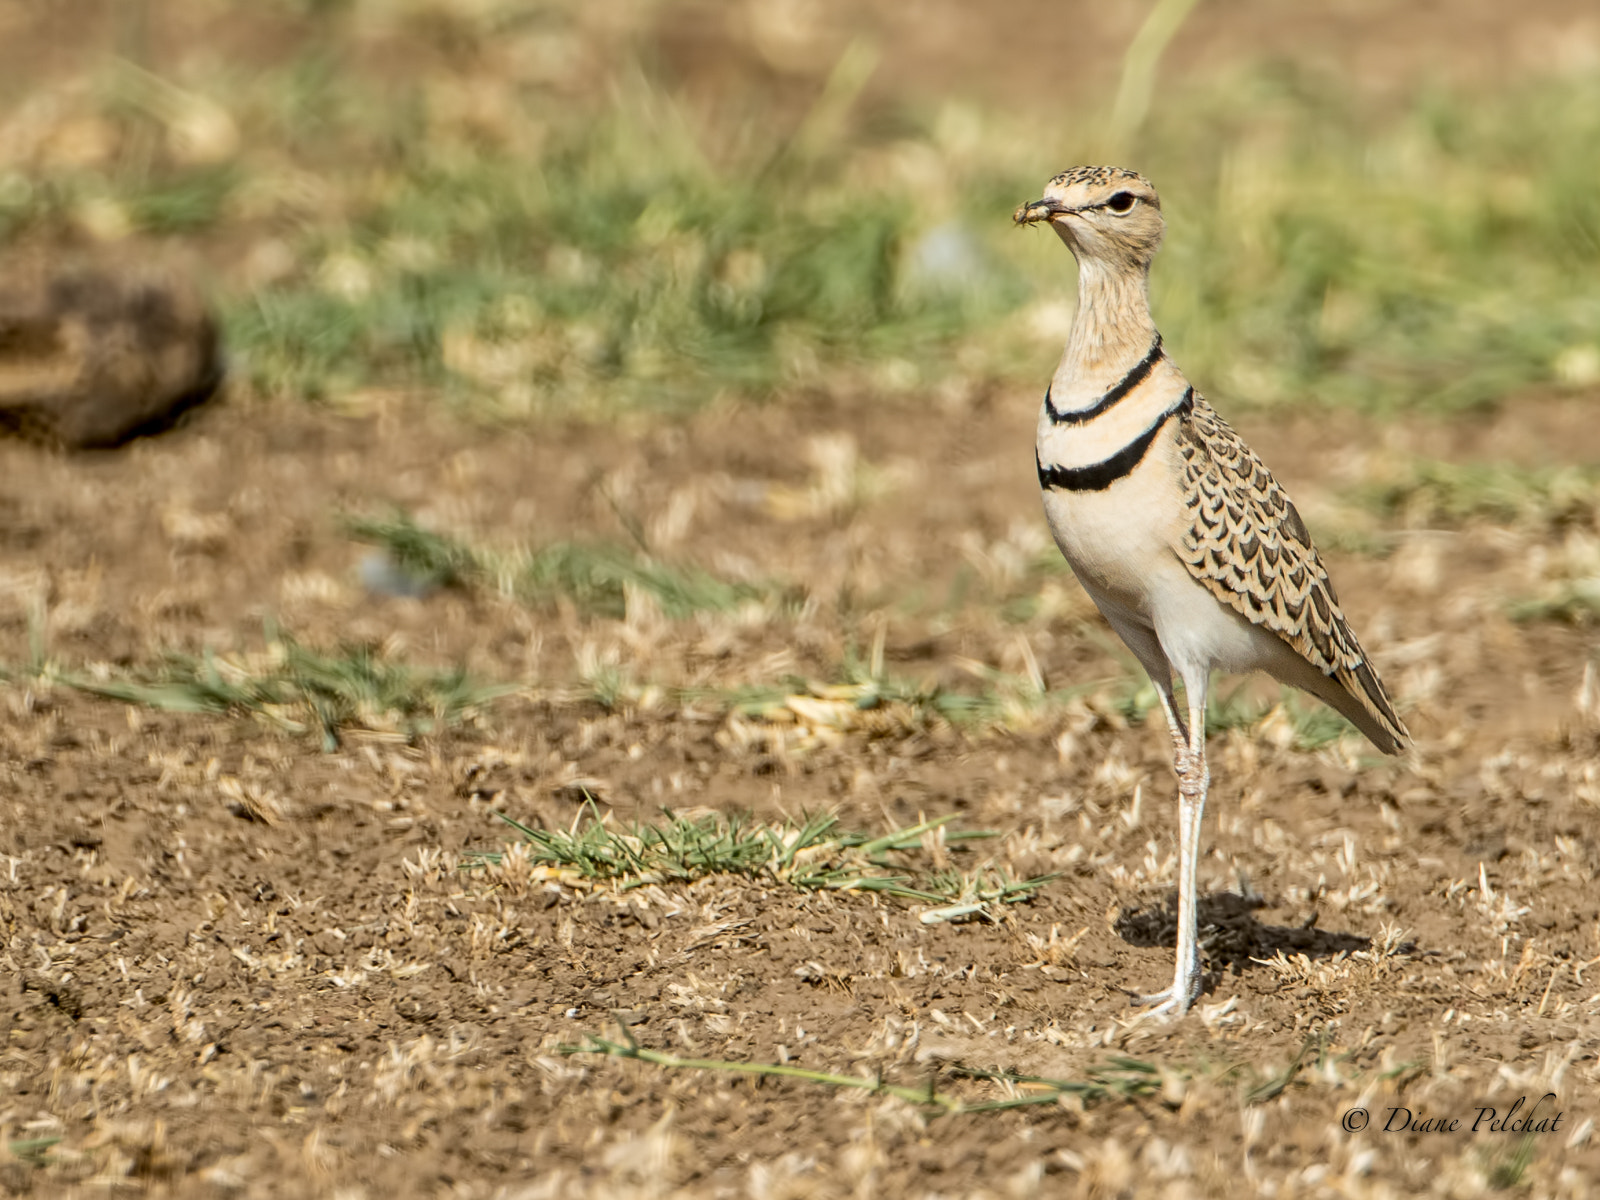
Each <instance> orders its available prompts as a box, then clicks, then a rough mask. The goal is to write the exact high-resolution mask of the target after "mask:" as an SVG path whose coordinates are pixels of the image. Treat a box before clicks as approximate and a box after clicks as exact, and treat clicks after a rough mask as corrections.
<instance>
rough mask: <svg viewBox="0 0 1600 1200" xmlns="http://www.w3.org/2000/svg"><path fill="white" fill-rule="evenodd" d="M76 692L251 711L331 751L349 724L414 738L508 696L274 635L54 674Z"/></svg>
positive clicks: (181, 707) (383, 658)
mask: <svg viewBox="0 0 1600 1200" xmlns="http://www.w3.org/2000/svg"><path fill="white" fill-rule="evenodd" d="M54 678H55V679H56V680H57V681H59V682H61V683H63V684H66V685H67V686H69V687H74V688H77V689H79V690H80V691H85V692H90V693H92V694H94V695H97V696H104V697H107V698H108V699H112V700H120V701H122V702H123V703H125V704H137V705H142V706H145V707H149V708H159V709H165V710H167V711H169V712H186V713H228V714H232V715H239V716H252V717H256V718H258V719H260V720H263V721H266V722H268V723H269V724H271V725H274V726H276V727H277V728H280V729H283V730H285V731H287V732H290V733H293V734H316V735H318V736H319V737H320V738H321V741H322V745H323V748H324V749H325V750H333V749H336V748H337V747H338V745H339V742H340V738H341V736H342V735H344V734H345V733H348V732H349V731H351V730H363V731H367V732H372V733H386V734H397V735H400V736H403V737H406V738H408V739H409V738H415V737H417V736H419V735H422V734H431V733H437V732H439V731H441V730H442V729H444V728H446V727H448V726H450V725H453V724H456V723H458V722H460V721H463V720H465V719H468V718H469V717H471V716H472V715H474V714H475V713H477V712H478V711H480V710H481V709H482V708H484V707H485V706H486V705H488V704H490V703H492V702H493V701H495V700H497V699H499V698H501V697H503V696H505V695H508V694H510V693H511V692H512V691H513V690H514V689H512V688H508V687H493V686H485V685H483V684H479V683H476V682H474V681H472V680H470V679H469V678H468V677H467V675H466V673H465V671H463V670H459V669H457V670H452V671H443V672H441V671H427V670H419V669H417V668H414V667H410V666H407V665H405V664H403V663H398V662H395V661H393V660H392V659H390V658H389V657H388V656H387V655H385V654H384V653H383V652H382V651H381V650H380V649H377V648H374V647H370V646H344V647H341V648H340V649H339V650H338V651H337V652H336V653H332V654H325V653H322V652H320V651H317V650H314V649H311V648H309V647H306V646H302V645H301V644H300V643H298V642H296V641H295V640H294V639H293V638H290V637H288V636H286V635H283V634H279V635H277V637H276V638H275V639H274V640H273V641H271V643H270V644H269V645H268V646H267V648H266V650H265V651H263V652H262V653H259V654H255V655H241V656H224V655H218V654H212V653H209V652H208V653H206V654H203V655H198V656H197V655H186V654H174V655H170V656H169V657H168V658H167V660H166V662H165V663H164V664H162V665H161V666H160V667H159V668H157V669H155V670H153V671H149V672H145V673H143V674H142V675H138V676H135V677H131V678H115V677H113V676H112V675H111V674H110V673H109V672H95V673H92V674H85V673H78V672H61V673H57V674H55V675H54Z"/></svg>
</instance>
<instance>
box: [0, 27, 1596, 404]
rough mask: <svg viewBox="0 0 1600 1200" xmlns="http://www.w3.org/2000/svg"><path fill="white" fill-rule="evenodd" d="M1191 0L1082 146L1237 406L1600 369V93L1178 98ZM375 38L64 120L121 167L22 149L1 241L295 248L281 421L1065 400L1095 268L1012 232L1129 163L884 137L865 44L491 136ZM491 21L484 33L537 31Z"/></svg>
mask: <svg viewBox="0 0 1600 1200" xmlns="http://www.w3.org/2000/svg"><path fill="white" fill-rule="evenodd" d="M1187 7H1188V5H1186V4H1184V3H1179V2H1177V0H1174V2H1173V3H1168V4H1163V5H1161V6H1159V10H1160V11H1163V12H1165V13H1166V16H1165V17H1163V18H1162V19H1160V20H1157V21H1155V22H1154V24H1152V25H1150V26H1149V27H1148V28H1147V30H1146V33H1145V34H1141V36H1140V38H1139V39H1138V41H1137V43H1136V45H1135V47H1134V48H1133V49H1132V51H1131V53H1130V56H1129V63H1128V70H1127V71H1126V72H1125V76H1124V87H1123V89H1122V92H1121V94H1120V95H1119V98H1118V101H1117V106H1116V107H1117V111H1116V112H1115V113H1114V114H1111V116H1110V119H1109V120H1104V121H1103V120H1099V119H1098V118H1099V117H1101V116H1103V115H1104V114H1099V113H1095V112H1092V111H1090V112H1083V113H1080V114H1078V116H1079V117H1080V118H1085V119H1081V120H1079V121H1077V122H1075V123H1074V124H1076V125H1079V126H1082V127H1083V128H1085V129H1090V128H1107V127H1114V128H1115V129H1116V131H1117V133H1116V138H1117V139H1118V145H1117V147H1116V149H1115V151H1114V152H1115V153H1116V154H1117V155H1119V156H1123V157H1126V158H1128V159H1129V160H1131V161H1136V162H1138V164H1139V165H1140V167H1141V168H1142V169H1143V170H1145V172H1146V173H1147V174H1149V175H1150V176H1152V177H1153V178H1154V179H1155V180H1156V181H1157V183H1158V184H1159V185H1160V186H1161V188H1162V192H1163V196H1164V198H1165V199H1166V202H1167V203H1166V208H1167V211H1168V212H1169V214H1170V222H1171V229H1170V235H1169V238H1168V246H1167V249H1166V250H1165V252H1164V253H1163V255H1162V257H1161V258H1160V260H1159V261H1158V263H1157V266H1156V271H1155V277H1154V295H1155V308H1156V315H1157V317H1158V319H1159V321H1160V323H1161V325H1162V328H1163V330H1164V331H1165V332H1166V335H1167V338H1168V342H1169V343H1170V344H1171V345H1172V347H1173V348H1174V352H1175V354H1177V355H1178V356H1179V357H1180V359H1181V360H1182V361H1183V363H1184V364H1185V367H1186V369H1187V370H1188V372H1189V373H1190V374H1191V375H1193V376H1194V377H1195V378H1196V380H1197V381H1198V382H1200V384H1201V385H1202V386H1203V387H1204V388H1205V389H1207V390H1208V391H1211V392H1213V393H1214V394H1215V395H1216V396H1217V397H1218V398H1219V399H1225V400H1230V401H1238V402H1243V403H1254V404H1260V405H1274V404H1284V403H1296V404H1299V403H1303V402H1305V401H1308V400H1310V401H1320V402H1323V403H1328V404H1345V405H1353V406H1357V407H1360V408H1363V409H1366V410H1368V411H1374V412H1390V411H1395V410H1399V409H1404V408H1411V407H1417V406H1422V407H1432V408H1444V409H1454V408H1462V407H1467V406H1473V405H1480V404H1484V403H1488V402H1492V401H1494V400H1497V399H1499V398H1501V397H1503V396H1505V395H1507V394H1508V393H1511V392H1513V391H1515V390H1517V389H1521V388H1525V387H1528V386H1531V385H1538V384H1557V385H1572V386H1591V385H1593V384H1594V383H1595V382H1596V381H1597V380H1600V337H1597V335H1596V332H1595V331H1596V314H1597V312H1600V200H1597V199H1596V196H1595V192H1594V189H1593V187H1592V180H1591V178H1590V176H1591V174H1592V172H1591V171H1590V170H1589V166H1588V164H1590V163H1592V162H1593V161H1594V159H1595V158H1596V156H1597V155H1600V77H1596V76H1595V75H1593V74H1592V73H1591V74H1588V75H1583V74H1569V75H1564V76H1559V77H1556V76H1552V77H1546V78H1543V79H1539V80H1537V81H1533V82H1528V83H1522V84H1516V85H1512V86H1509V87H1507V88H1504V89H1500V90H1497V91H1493V92H1487V91H1482V90H1477V91H1466V90H1460V91H1450V90H1443V89H1439V90H1434V91H1432V92H1429V93H1426V94H1423V95H1421V96H1420V97H1418V98H1416V99H1414V100H1412V101H1411V102H1409V103H1404V104H1400V105H1396V104H1394V103H1393V101H1392V100H1388V99H1386V100H1385V101H1384V102H1383V103H1382V104H1381V105H1380V104H1373V103H1370V102H1368V101H1366V100H1364V99H1362V98H1361V96H1359V95H1358V94H1357V93H1354V92H1353V91H1352V90H1351V89H1349V88H1348V86H1347V84H1346V83H1345V81H1342V80H1335V79H1331V78H1326V77H1318V76H1315V75H1312V74H1308V73H1304V72H1298V73H1297V72H1295V71H1292V70H1289V69H1284V68H1279V69H1273V70H1254V71H1247V72H1242V73H1236V74H1233V75H1230V76H1227V77H1223V78H1213V79H1211V80H1209V81H1206V82H1203V83H1197V84H1194V85H1191V86H1189V87H1187V88H1186V89H1185V90H1184V91H1183V92H1181V93H1173V92H1170V91H1169V92H1165V93H1161V94H1156V93H1154V92H1153V91H1152V90H1151V88H1150V87H1149V80H1150V79H1151V78H1153V75H1154V65H1155V62H1156V59H1157V58H1158V57H1159V52H1160V48H1161V45H1162V44H1163V39H1164V38H1165V37H1166V36H1168V35H1170V33H1171V31H1172V29H1175V28H1176V23H1177V22H1178V21H1180V20H1181V19H1182V16H1183V14H1184V12H1185V11H1186V10H1187ZM371 19H372V18H370V17H365V16H362V15H361V14H355V13H352V14H345V15H344V16H342V17H341V18H340V19H339V20H337V21H334V20H327V19H324V18H317V22H318V23H317V25H316V28H315V36H314V37H310V36H308V44H315V45H316V47H317V48H316V49H315V50H314V51H312V52H310V53H308V54H306V55H305V56H303V57H302V58H301V59H299V60H297V61H293V62H291V63H290V64H289V65H287V66H278V67H273V68H271V69H267V70H262V71H252V72H244V73H240V74H239V75H237V76H229V75H226V74H223V73H219V72H215V71H213V72H211V73H210V74H209V75H205V74H201V75H197V76H196V77H195V78H194V79H192V80H186V81H185V82H184V84H183V86H181V87H180V86H178V85H177V84H176V83H174V82H173V81H171V80H167V79H164V78H158V77H156V76H155V75H152V74H150V73H148V72H145V71H143V70H140V69H137V68H132V67H129V66H127V65H126V64H121V65H119V66H118V67H117V68H116V69H114V70H112V71H110V72H109V73H107V75H106V77H105V78H103V79H100V80H97V81H96V82H97V84H98V86H95V87H90V88H80V89H77V90H75V91H73V92H71V93H70V94H68V93H65V92H64V93H62V94H60V95H55V96H53V97H52V98H51V99H52V101H53V103H54V104H55V106H56V108H57V109H59V112H60V115H59V120H60V122H61V123H62V127H63V128H66V126H67V125H68V124H69V123H70V122H73V121H78V122H80V123H82V124H83V127H89V126H92V127H93V128H94V129H96V130H97V131H98V132H97V133H96V135H95V136H96V137H97V138H101V137H103V138H104V139H106V140H107V144H106V145H104V146H99V145H89V146H87V147H85V146H81V145H79V146H77V148H76V149H75V150H74V151H73V153H72V154H63V155H60V156H58V157H56V158H54V159H52V158H51V157H50V155H49V154H48V153H44V154H43V157H42V158H41V159H40V160H39V161H37V162H35V161H29V160H18V161H0V233H4V234H6V235H8V236H15V235H21V234H24V233H27V232H28V231H30V230H32V229H34V228H36V227H41V226H43V227H46V228H48V227H50V226H53V225H60V224H76V225H78V226H82V227H86V228H88V229H89V230H91V231H92V232H94V233H95V234H96V235H97V236H102V237H116V236H119V235H121V234H125V233H140V232H156V233H160V232H171V231H189V232H193V231H204V232H207V233H209V234H216V235H220V236H218V237H217V238H216V239H215V240H216V241H217V242H218V243H227V244H231V245H239V246H246V247H252V246H253V247H255V248H258V249H259V248H262V247H265V248H266V249H267V250H268V251H270V253H267V254H265V255H264V256H262V257H260V258H257V259H253V260H252V261H253V262H254V263H255V266H254V267H252V268H251V270H250V272H246V273H241V275H240V276H239V277H236V278H233V279H230V280H227V281H225V284H224V286H223V288H222V289H221V290H222V301H223V309H224V314H225V318H226V325H227V336H228V341H229V343H230V346H231V347H232V350H233V353H234V356H235V361H236V363H237V369H236V374H237V376H238V377H239V378H240V379H244V380H248V381H250V382H251V383H253V385H254V386H255V387H256V388H257V389H258V390H260V391H262V392H266V393H271V394H286V395H293V396H309V397H326V398H330V399H333V400H342V399H345V398H348V397H349V396H351V394H352V393H355V392H358V391H360V390H362V389H364V388H368V387H380V388H384V389H394V388H402V389H416V390H422V391H425V392H427V393H428V394H429V395H431V396H434V397H439V398H443V399H446V400H449V401H453V402H455V403H457V404H459V405H461V406H462V407H463V408H465V409H468V410H470V411H472V412H475V413H481V414H486V415H498V416H501V417H511V418H521V417H527V416H531V415H537V414H541V413H561V414H566V413H575V412H576V413H586V414H591V415H604V414H609V413H614V412H617V411H618V410H622V409H667V410H671V409H682V408H687V407H693V406H696V405H700V404H702V403H704V402H706V401H708V400H710V399H712V398H714V397H717V396H719V395H728V394H735V395H741V396H752V397H762V396H769V395H774V394H781V393H783V392H785V391H790V390H794V389H796V388H802V387H811V386H819V385H820V386H835V385H847V386H852V387H859V385H861V384H862V383H863V382H864V381H865V382H866V383H868V384H869V385H871V386H873V387H878V388H883V389H888V390H910V389H914V388H921V387H925V386H927V385H929V384H931V383H932V382H935V381H948V380H952V379H954V380H957V381H959V380H961V379H962V378H966V379H972V378H978V379H986V378H1007V379H1009V378H1017V379H1022V378H1026V379H1034V380H1037V379H1042V378H1043V377H1044V375H1045V374H1047V373H1048V370H1049V364H1050V361H1051V360H1052V358H1053V356H1054V354H1055V353H1056V352H1057V350H1058V344H1057V345H1049V344H1047V343H1048V342H1049V341H1050V339H1052V338H1055V337H1056V336H1057V333H1058V332H1059V331H1052V332H1048V333H1045V332H1041V331H1043V330H1044V329H1045V327H1047V326H1052V325H1053V324H1057V323H1059V322H1055V321H1042V322H1034V321H1033V320H1032V318H1033V317H1034V316H1036V315H1038V314H1037V313H1036V312H1029V313H1027V314H1025V316H1026V317H1027V319H1019V313H1018V310H1019V309H1022V308H1024V307H1025V306H1028V305H1029V304H1030V303H1031V302H1032V301H1033V300H1035V299H1041V300H1042V299H1046V298H1051V299H1055V298H1060V297H1061V296H1062V295H1063V294H1064V293H1067V292H1069V291H1070V286H1071V285H1070V271H1071V268H1070V266H1069V265H1068V264H1067V261H1066V258H1065V256H1064V254H1063V253H1062V251H1061V249H1060V247H1058V246H1056V245H1054V243H1053V242H1051V243H1050V244H1049V245H1048V246H1047V245H1045V244H1044V243H1042V242H1040V241H1039V240H1037V239H1035V238H1030V237H1028V236H1026V235H1022V234H1018V233H1016V232H1015V231H1013V230H1012V229H1011V228H1010V223H1009V220H1008V216H1009V213H1010V212H1011V210H1012V208H1013V207H1014V206H1015V204H1016V203H1017V202H1018V201H1019V200H1021V199H1025V198H1027V197H1029V196H1032V195H1034V194H1036V193H1037V189H1038V187H1039V185H1040V183H1041V182H1042V180H1043V179H1044V178H1046V177H1047V176H1048V174H1049V173H1051V172H1052V171H1054V170H1057V169H1059V168H1060V167H1061V166H1063V165H1065V162H1066V160H1068V159H1078V160H1082V159H1084V158H1086V157H1090V156H1094V155H1096V154H1097V152H1098V151H1099V150H1100V149H1101V147H1093V148H1091V147H1090V146H1088V145H1079V146H1077V147H1073V146H1070V145H1069V146H1065V147H1057V148H1054V149H1052V148H1049V147H1045V146H1043V144H1042V143H1041V142H1040V139H1039V137H1038V134H1037V130H1036V129H1035V128H1034V127H1033V126H1032V125H1031V124H1029V123H1028V121H1027V119H1026V118H1017V117H1015V116H1013V115H1010V114H1001V113H994V112H988V113H984V112H975V111H970V110H961V111H956V109H955V106H952V107H951V109H949V110H947V111H943V112H920V113H919V112H916V111H907V110H905V109H902V110H900V111H898V112H895V113H893V114H892V115H891V114H888V113H885V112H882V111H871V110H868V109H866V108H865V107H863V105H861V104H860V103H858V101H859V98H860V97H861V96H862V95H863V93H864V90H865V88H866V84H867V82H868V80H869V78H870V75H871V66H872V62H871V55H870V53H869V52H867V51H865V50H863V49H862V48H861V47H859V46H858V47H855V48H853V49H852V50H850V51H849V52H847V53H846V54H845V55H844V56H842V57H841V59H840V61H839V63H838V65H837V68H836V69H835V71H834V72H833V74H832V76H831V78H830V79H828V80H827V81H826V82H822V81H819V84H820V86H819V88H818V93H817V94H818V99H817V101H816V104H815V107H814V109H813V111H812V113H811V115H810V116H809V118H807V119H805V120H803V121H801V122H799V124H798V125H796V124H795V123H794V122H792V121H784V120H781V119H776V117H775V114H774V113H770V112H766V111H763V110H762V109H761V108H760V106H759V104H758V105H756V106H755V107H753V108H752V110H751V111H750V112H749V113H748V114H747V115H746V117H745V119H743V120H733V119H729V120H719V121H706V120H700V119H698V118H696V117H695V116H694V115H693V114H692V113H691V112H690V111H689V110H688V109H687V108H686V107H684V106H681V105H680V104H679V103H678V101H677V100H676V99H675V98H674V97H673V96H672V95H670V94H668V93H667V92H666V91H665V90H664V89H663V88H662V87H660V86H658V85H657V84H655V83H653V82H652V81H650V80H649V79H648V78H647V77H646V76H645V74H644V73H643V72H642V71H640V70H638V69H628V68H618V69H617V70H615V71H614V72H612V73H611V74H610V75H609V76H608V78H607V79H606V80H605V81H604V83H603V84H602V85H599V86H596V87H595V89H594V94H592V95H589V96H578V97H576V98H575V97H574V96H573V95H572V94H571V93H570V92H567V91H562V90H559V89H545V88H541V87H540V86H538V85H537V84H530V83H529V82H528V81H526V80H521V79H510V78H508V79H501V80H493V79H487V80H484V81H483V82H484V83H485V85H486V86H490V90H493V89H494V88H496V87H497V88H499V89H500V92H503V94H504V97H505V98H506V103H504V104H502V105H500V106H499V107H498V108H497V109H495V111H493V112H492V113H488V114H486V115H482V114H480V115H479V116H469V115H464V114H468V113H473V112H476V111H477V110H476V109H474V106H473V105H471V104H467V103H465V102H464V101H465V93H464V89H463V85H462V82H461V80H460V79H459V78H458V77H457V75H458V72H456V71H455V69H454V68H449V69H440V68H437V67H422V68H419V70H418V74H417V77H416V78H415V79H408V80H405V81H400V82H398V83H397V81H395V80H393V79H390V78H386V77H379V76H378V75H377V74H376V73H374V72H371V70H370V68H364V67H362V66H360V65H357V64H359V63H360V61H361V60H362V57H363V56H361V55H359V54H352V55H348V56H346V55H343V54H342V49H343V47H344V46H345V45H346V43H347V40H359V39H361V38H362V37H363V36H364V35H365V33H366V32H368V29H367V27H366V26H367V22H368V21H369V20H371ZM463 19H464V20H465V22H466V23H465V25H464V26H463V28H462V29H461V30H460V31H458V33H456V34H452V35H451V36H452V37H457V36H459V37H464V38H467V39H468V41H469V42H470V41H471V40H472V39H478V40H479V41H482V42H485V43H487V42H488V41H489V40H491V39H495V38H499V37H502V36H507V35H512V36H514V35H515V32H516V31H515V30H511V29H509V28H505V29H502V28H501V27H499V26H497V25H495V21H497V20H498V19H499V18H489V17H487V16H485V17H483V18H482V20H481V21H479V20H478V19H477V18H471V19H467V18H463ZM528 19H530V20H531V19H532V18H531V17H530V18H528ZM541 19H542V18H541ZM551 19H554V20H557V21H559V20H560V19H561V18H560V17H559V15H556V14H551ZM573 32H574V36H578V28H577V26H574V29H573ZM419 57H420V58H423V59H426V57H427V56H419ZM492 60H493V56H487V57H486V58H485V61H486V62H488V61H492ZM496 94H500V93H496ZM513 97H514V99H512V98H513ZM455 109H459V110H460V111H459V112H456V111H455ZM61 141H62V144H63V145H69V144H74V145H75V144H76V143H74V139H72V138H64V139H62V140H61ZM91 141H93V139H91ZM40 144H41V145H43V146H47V147H48V146H50V145H52V144H54V143H52V142H51V140H50V139H49V138H41V139H40ZM1218 147H1223V148H1224V149H1223V150H1222V151H1221V152H1220V153H1219V151H1218ZM41 153H43V152H41ZM1043 155H1048V156H1049V157H1048V158H1046V157H1041V156H1043ZM918 161H928V162H933V163H937V164H938V172H939V179H940V181H941V186H940V188H939V189H938V196H937V201H936V203H934V204H930V203H929V202H928V195H927V191H926V185H925V182H922V181H919V179H918V178H915V177H913V176H912V175H911V174H908V172H907V171H906V170H905V164H906V163H908V162H918ZM935 209H936V210H937V213H936V214H935V211H934V210H935ZM263 264H265V265H264V266H263ZM258 268H259V269H258ZM246 274H248V276H249V278H248V279H246V278H245V275H246ZM1035 326H1037V328H1035ZM1030 330H1032V332H1030Z"/></svg>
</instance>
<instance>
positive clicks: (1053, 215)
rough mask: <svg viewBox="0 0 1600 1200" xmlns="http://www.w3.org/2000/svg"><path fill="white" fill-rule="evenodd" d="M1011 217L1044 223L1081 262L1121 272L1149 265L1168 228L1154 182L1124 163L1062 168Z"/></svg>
mask: <svg viewBox="0 0 1600 1200" xmlns="http://www.w3.org/2000/svg"><path fill="white" fill-rule="evenodd" d="M1012 219H1013V220H1015V221H1016V223H1017V224H1018V225H1033V224H1036V223H1038V222H1039V221H1048V222H1050V227H1051V228H1052V229H1054V230H1055V231H1056V234H1057V236H1059V237H1060V238H1061V240H1062V241H1063V242H1065V243H1066V244H1067V249H1069V250H1071V251H1072V253H1073V254H1074V255H1075V256H1076V257H1077V259H1078V261H1079V262H1080V263H1081V262H1084V261H1085V260H1091V261H1094V262H1096V263H1099V264H1103V265H1105V266H1108V267H1112V268H1114V269H1120V270H1130V269H1139V270H1145V269H1148V268H1149V266H1150V260H1151V259H1152V258H1154V257H1155V253H1156V250H1157V249H1158V248H1159V247H1160V245H1161V235H1162V232H1163V231H1164V230H1165V229H1166V224H1165V222H1163V221H1162V219H1161V197H1160V196H1158V195H1156V189H1155V187H1154V185H1152V184H1151V182H1150V181H1149V180H1148V179H1146V178H1145V177H1144V176H1143V175H1140V174H1139V173H1138V172H1137V171H1129V170H1125V169H1124V168H1122V167H1073V168H1072V169H1071V170H1070V171H1063V172H1062V173H1061V174H1059V175H1057V176H1056V177H1055V178H1054V179H1052V180H1051V181H1050V182H1049V183H1048V184H1046V185H1045V189H1044V195H1043V196H1042V197H1041V198H1040V199H1038V200H1031V201H1029V202H1028V203H1027V204H1024V205H1023V206H1022V207H1021V208H1019V209H1017V211H1016V212H1015V213H1013V214H1012Z"/></svg>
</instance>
